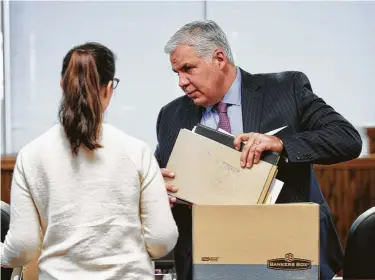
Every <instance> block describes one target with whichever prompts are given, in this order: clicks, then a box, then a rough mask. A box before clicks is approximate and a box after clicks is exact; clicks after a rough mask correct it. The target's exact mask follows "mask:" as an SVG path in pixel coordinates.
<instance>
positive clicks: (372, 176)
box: [315, 155, 375, 246]
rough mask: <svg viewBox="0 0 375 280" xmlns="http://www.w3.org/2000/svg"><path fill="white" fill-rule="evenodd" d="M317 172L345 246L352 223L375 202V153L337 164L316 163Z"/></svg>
mask: <svg viewBox="0 0 375 280" xmlns="http://www.w3.org/2000/svg"><path fill="white" fill-rule="evenodd" d="M315 173H316V175H317V178H318V181H319V184H320V186H321V189H322V192H323V194H324V197H325V199H326V200H327V203H328V205H329V206H330V208H331V211H332V216H333V220H334V223H335V225H336V229H337V231H338V234H339V236H340V239H341V242H342V244H343V246H345V243H346V237H347V235H348V232H349V229H350V226H351V225H352V223H353V222H354V220H355V219H356V218H357V217H358V216H359V215H360V214H362V213H363V212H365V211H366V210H367V209H369V208H371V207H373V206H375V155H371V156H368V157H365V158H358V159H355V160H351V161H348V162H344V163H340V164H333V165H316V166H315Z"/></svg>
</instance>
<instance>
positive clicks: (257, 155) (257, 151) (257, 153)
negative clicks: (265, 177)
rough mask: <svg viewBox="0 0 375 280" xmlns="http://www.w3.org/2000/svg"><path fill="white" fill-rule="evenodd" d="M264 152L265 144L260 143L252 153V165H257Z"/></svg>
mask: <svg viewBox="0 0 375 280" xmlns="http://www.w3.org/2000/svg"><path fill="white" fill-rule="evenodd" d="M265 150H266V144H265V143H260V144H259V145H257V146H256V147H255V151H254V163H255V164H256V163H258V162H259V160H260V156H261V155H262V153H263V152H264V151H265Z"/></svg>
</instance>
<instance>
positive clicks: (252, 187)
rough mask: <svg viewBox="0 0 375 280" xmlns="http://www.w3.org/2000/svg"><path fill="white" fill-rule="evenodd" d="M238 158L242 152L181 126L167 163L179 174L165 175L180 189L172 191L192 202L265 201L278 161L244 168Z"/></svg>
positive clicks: (255, 202)
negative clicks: (173, 175) (169, 176)
mask: <svg viewBox="0 0 375 280" xmlns="http://www.w3.org/2000/svg"><path fill="white" fill-rule="evenodd" d="M195 132H197V131H195ZM239 159H240V152H239V151H237V150H235V149H233V148H232V147H229V146H227V145H223V144H221V143H219V142H217V141H214V140H212V139H210V138H208V137H205V136H203V135H200V134H198V133H194V132H192V131H190V130H187V129H181V130H180V132H179V135H178V137H177V140H176V143H175V145H174V147H173V150H172V153H171V156H170V158H169V161H168V164H167V166H166V167H167V169H169V170H172V171H173V172H174V173H175V174H176V175H175V177H174V178H166V179H165V180H166V181H171V183H172V184H173V185H174V186H176V187H177V188H178V192H177V193H170V194H169V195H172V196H175V197H176V198H177V199H180V200H183V201H186V202H189V203H192V204H205V205H251V204H261V203H263V202H264V200H265V199H266V195H267V192H268V190H269V187H270V185H271V183H272V181H273V179H274V178H275V176H276V174H277V165H275V164H271V163H269V162H266V161H262V160H261V161H260V162H259V163H258V164H255V165H253V167H252V168H250V169H249V168H242V167H241V166H240V160H239Z"/></svg>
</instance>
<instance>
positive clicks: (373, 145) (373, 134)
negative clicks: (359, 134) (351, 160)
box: [367, 127, 375, 155]
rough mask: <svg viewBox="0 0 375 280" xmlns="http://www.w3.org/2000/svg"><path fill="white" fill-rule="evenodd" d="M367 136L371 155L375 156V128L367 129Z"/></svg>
mask: <svg viewBox="0 0 375 280" xmlns="http://www.w3.org/2000/svg"><path fill="white" fill-rule="evenodd" d="M367 136H368V142H369V154H371V155H375V127H370V128H368V129H367Z"/></svg>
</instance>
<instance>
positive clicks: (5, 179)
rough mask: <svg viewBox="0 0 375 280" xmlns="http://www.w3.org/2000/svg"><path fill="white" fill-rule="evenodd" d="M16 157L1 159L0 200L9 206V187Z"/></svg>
mask: <svg viewBox="0 0 375 280" xmlns="http://www.w3.org/2000/svg"><path fill="white" fill-rule="evenodd" d="M15 163H16V156H3V157H1V200H2V201H5V202H6V203H8V204H9V202H10V185H11V183H12V174H13V168H14V164H15Z"/></svg>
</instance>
